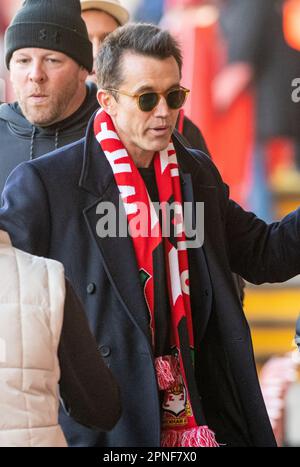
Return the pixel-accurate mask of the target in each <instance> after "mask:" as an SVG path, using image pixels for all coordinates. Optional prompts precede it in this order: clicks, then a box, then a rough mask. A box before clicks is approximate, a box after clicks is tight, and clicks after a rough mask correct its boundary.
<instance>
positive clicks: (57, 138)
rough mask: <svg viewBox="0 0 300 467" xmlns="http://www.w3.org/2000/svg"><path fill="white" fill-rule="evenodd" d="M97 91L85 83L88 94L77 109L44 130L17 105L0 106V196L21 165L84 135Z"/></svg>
mask: <svg viewBox="0 0 300 467" xmlns="http://www.w3.org/2000/svg"><path fill="white" fill-rule="evenodd" d="M96 92H97V87H96V85H95V84H93V83H91V82H88V83H87V95H86V98H85V100H84V102H83V103H82V105H81V106H80V107H79V109H78V110H77V111H76V112H75V113H73V114H72V115H71V116H70V117H68V118H66V119H65V120H62V121H61V122H58V123H55V124H54V125H51V126H48V127H44V128H43V127H39V126H35V125H32V124H31V123H30V122H29V121H28V120H27V119H26V118H25V117H24V115H23V113H22V111H21V108H20V106H19V104H18V103H17V102H14V103H13V104H2V105H1V106H0V141H1V144H0V193H1V192H2V190H3V187H4V184H5V181H6V179H7V177H8V175H9V174H10V173H11V172H12V170H13V169H14V168H15V167H16V166H17V165H19V164H20V163H21V162H24V161H28V160H30V159H35V158H36V157H39V156H42V155H44V154H46V153H48V152H50V151H53V150H54V149H57V148H60V147H62V146H65V145H66V144H69V143H73V142H75V141H77V140H79V139H80V138H82V137H83V136H84V134H85V131H86V127H87V124H88V121H89V119H90V117H91V115H92V114H93V112H94V111H95V110H96V109H97V108H98V107H99V104H98V102H97V99H96Z"/></svg>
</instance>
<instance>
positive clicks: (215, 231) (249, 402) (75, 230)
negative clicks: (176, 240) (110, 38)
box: [0, 122, 300, 447]
mask: <svg viewBox="0 0 300 467" xmlns="http://www.w3.org/2000/svg"><path fill="white" fill-rule="evenodd" d="M174 143H175V147H176V151H177V156H178V162H179V165H180V176H181V185H182V192H183V199H184V200H185V201H193V202H196V201H201V202H204V203H205V239H204V245H203V247H198V248H194V249H191V250H189V253H188V254H189V266H190V289H191V303H192V313H193V326H194V334H195V349H196V352H195V353H196V358H195V373H196V380H197V385H198V389H199V392H200V394H201V397H202V404H203V408H204V411H205V415H206V418H207V421H208V425H209V426H210V428H211V429H212V430H214V431H215V433H216V437H217V440H218V441H219V442H220V443H223V444H225V445H228V446H274V445H275V440H274V436H273V433H272V430H271V426H270V423H269V420H268V417H267V413H266V409H265V406H264V403H263V399H262V395H261V391H260V388H259V383H258V379H257V373H256V368H255V362H254V358H253V351H252V344H251V337H250V332H249V327H248V324H247V322H246V319H245V316H244V313H243V310H242V307H241V304H240V302H239V299H238V297H237V294H236V290H235V286H234V283H233V279H232V271H234V272H236V273H239V274H241V275H242V276H244V277H245V278H246V279H248V280H250V281H252V282H256V283H261V282H264V281H283V280H286V279H288V278H290V277H291V276H293V275H295V274H297V273H299V272H300V257H299V253H298V252H299V251H300V235H299V232H300V216H299V212H298V211H296V212H295V213H293V214H291V215H290V216H288V217H287V218H285V219H284V220H283V221H282V222H281V223H275V224H272V225H270V226H268V225H266V224H265V223H264V222H263V221H261V220H259V219H257V218H256V217H255V215H254V214H251V213H247V212H245V211H243V210H242V208H240V207H239V206H238V205H236V204H235V203H234V202H232V201H230V200H229V198H228V190H227V188H226V186H225V185H224V183H223V182H222V180H221V178H220V176H219V174H218V172H217V170H216V168H215V166H214V165H213V163H212V162H211V160H210V159H209V158H208V157H207V156H206V155H205V154H203V153H201V152H199V151H191V150H187V149H186V148H184V147H183V146H182V145H181V143H179V142H178V141H177V140H176V138H175V137H174ZM118 199H119V193H118V189H117V186H116V183H115V181H114V177H113V174H112V171H111V168H110V165H109V163H108V161H107V159H106V157H105V156H104V154H103V153H102V151H101V149H100V147H99V143H98V142H97V141H96V139H95V137H94V134H93V130H92V122H91V123H90V125H89V127H88V129H87V134H86V137H85V138H83V139H82V140H80V141H78V142H76V143H73V144H71V145H69V146H66V147H64V148H61V149H59V150H57V151H55V152H54V153H51V154H49V155H46V156H43V157H41V158H39V159H37V160H35V161H32V162H26V163H24V164H22V165H20V166H19V167H17V168H16V169H15V170H14V172H13V173H12V174H11V176H10V177H9V179H8V181H7V184H6V187H5V189H4V192H3V200H2V201H3V204H2V207H1V209H0V227H1V228H3V229H5V230H7V231H8V232H9V234H10V236H11V239H12V242H13V244H14V245H15V246H17V247H18V248H21V249H23V250H25V251H29V252H31V253H34V254H37V255H43V256H47V257H50V258H55V259H57V260H60V261H61V262H62V263H63V264H64V266H65V270H66V274H67V276H68V277H69V279H70V280H71V283H72V284H73V286H74V288H75V290H76V292H77V293H78V294H79V296H80V297H81V299H82V301H83V303H84V305H85V309H86V313H87V317H88V320H89V324H90V327H91V329H92V331H93V333H94V335H95V337H96V340H97V343H98V348H99V352H100V353H101V355H102V356H103V357H104V359H105V360H106V363H107V365H108V366H109V367H110V368H111V370H112V371H113V373H114V375H115V377H116V379H117V381H118V383H119V385H120V388H121V398H122V408H123V412H122V416H121V419H120V421H119V422H118V424H117V425H116V427H115V428H114V429H113V430H112V431H110V432H108V433H100V432H97V431H92V430H89V429H87V428H84V427H82V426H80V425H78V424H77V423H76V422H75V421H73V420H72V419H71V418H70V417H67V416H66V415H64V414H62V415H61V420H60V421H61V423H62V426H63V429H64V432H65V434H66V437H67V439H68V441H69V443H70V445H73V446H108V447H117V446H135V447H136V446H154V447H155V446H159V443H160V402H159V392H158V389H157V385H156V378H155V370H154V366H153V353H152V348H151V341H150V334H149V318H148V314H147V309H146V305H145V301H144V297H143V293H142V288H141V284H140V281H139V276H138V271H137V265H136V260H135V255H134V250H133V245H132V242H131V239H130V238H126V237H123V238H118V237H115V238H112V237H106V238H100V237H99V236H98V235H97V233H96V226H97V222H98V221H99V214H97V206H98V204H99V203H100V202H108V201H109V202H112V203H114V204H115V205H117V204H118ZM90 383H91V384H93V381H91V382H90Z"/></svg>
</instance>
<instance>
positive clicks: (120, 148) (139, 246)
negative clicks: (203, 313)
mask: <svg viewBox="0 0 300 467" xmlns="http://www.w3.org/2000/svg"><path fill="white" fill-rule="evenodd" d="M94 132H95V136H96V138H97V140H98V142H99V143H100V145H101V147H102V150H103V151H104V154H105V156H106V157H107V160H108V161H109V163H110V166H111V168H112V171H113V173H114V177H115V181H116V184H117V186H118V189H119V192H120V195H121V199H122V201H123V205H124V208H125V212H126V215H127V222H128V226H129V231H130V233H131V236H132V241H133V245H134V250H135V255H136V260H137V264H138V269H139V272H140V273H143V274H146V277H147V280H146V282H145V285H144V296H145V300H146V303H147V306H148V309H149V316H150V326H151V333H152V344H153V346H154V342H155V341H154V334H155V316H154V281H155V277H153V251H154V250H155V249H156V248H157V246H158V245H159V244H160V243H161V242H163V244H164V251H165V258H166V259H165V264H166V276H167V284H168V291H169V299H170V311H171V335H170V348H172V349H173V351H172V355H164V356H161V357H158V358H156V360H155V367H156V374H157V381H158V386H159V389H160V390H163V391H164V402H163V407H162V409H163V417H162V433H161V445H162V446H163V447H175V446H178V447H179V446H194V447H202V446H207V447H216V446H218V444H217V442H216V440H215V436H214V433H213V432H212V431H211V430H209V429H208V427H207V426H206V425H201V426H198V425H197V423H196V420H195V417H194V415H193V409H192V405H191V401H190V395H189V390H188V381H187V378H186V372H185V368H184V363H183V359H182V352H181V350H182V349H181V345H180V336H179V332H178V329H179V324H180V323H181V325H182V323H183V322H184V323H186V327H187V332H188V339H189V347H190V356H191V358H192V359H193V352H194V335H193V325H192V316H191V303H190V295H189V266H188V255H187V249H186V236H185V232H184V223H183V210H182V196H181V187H180V178H179V169H178V163H177V157H176V152H175V149H174V146H173V144H172V142H170V144H169V146H168V148H167V149H166V150H163V151H160V152H159V153H156V154H155V155H154V161H153V162H154V170H155V177H156V183H157V188H158V193H159V201H160V206H161V209H162V212H163V217H164V214H165V213H164V209H163V206H165V207H166V206H167V205H169V203H170V202H172V201H173V202H174V201H175V203H174V205H173V206H175V205H176V208H175V212H176V215H175V225H174V229H175V235H174V236H175V239H176V240H175V241H174V240H173V242H172V243H171V241H170V238H169V237H167V236H165V235H164V236H163V235H162V230H161V226H160V222H159V218H158V216H157V213H156V211H155V209H154V207H153V204H152V202H151V199H150V197H149V195H148V192H147V189H146V186H145V183H144V180H143V178H142V177H141V175H140V173H139V171H138V169H137V167H136V166H135V164H134V162H133V160H132V158H131V157H130V155H129V154H128V153H127V150H126V149H125V147H124V145H123V143H122V141H121V140H120V138H119V137H118V135H117V133H116V130H115V127H114V124H113V122H112V119H111V117H110V116H109V115H108V114H107V113H106V112H105V111H104V110H103V109H100V110H99V111H98V113H97V114H96V117H95V121H94ZM141 203H143V208H144V207H145V206H146V207H147V209H146V211H145V209H143V208H142V207H141ZM142 212H143V216H144V217H141V213H142ZM137 216H138V218H139V221H140V220H141V219H142V223H143V227H142V228H140V230H139V233H141V231H142V234H140V235H136V234H133V227H132V226H134V225H136V224H137V223H136V220H137ZM139 227H141V225H140V222H139ZM144 277H145V275H144ZM183 318H184V320H183ZM141 416H142V414H141Z"/></svg>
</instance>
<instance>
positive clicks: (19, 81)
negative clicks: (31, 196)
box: [0, 0, 97, 192]
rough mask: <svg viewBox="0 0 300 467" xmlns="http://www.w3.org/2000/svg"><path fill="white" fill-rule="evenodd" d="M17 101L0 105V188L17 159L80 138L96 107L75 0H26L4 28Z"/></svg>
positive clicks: (89, 55) (88, 49) (89, 57)
mask: <svg viewBox="0 0 300 467" xmlns="http://www.w3.org/2000/svg"><path fill="white" fill-rule="evenodd" d="M5 61H6V65H7V67H8V69H9V70H10V78H11V82H12V85H13V88H14V91H15V94H16V98H17V102H14V103H12V104H4V105H1V107H0V139H1V148H0V192H1V191H2V189H3V186H4V183H5V180H6V178H7V176H8V175H9V173H10V172H11V171H12V170H13V169H14V167H16V166H17V165H18V164H19V163H21V162H23V161H26V160H29V159H35V158H36V157H39V156H41V155H43V154H45V153H47V152H49V151H52V150H54V149H57V148H58V147H61V146H64V145H66V144H68V143H72V142H73V141H76V140H78V139H80V138H81V137H82V136H83V135H84V132H85V128H86V125H87V122H88V120H89V118H90V116H91V115H92V113H93V112H94V110H95V109H96V108H97V100H96V86H95V85H94V84H92V83H86V78H87V76H88V73H90V72H91V71H92V68H93V53H92V44H91V42H90V41H89V38H88V33H87V29H86V25H85V23H84V21H83V20H82V18H81V7H80V1H79V0H26V1H25V2H24V3H23V6H22V7H21V8H20V10H19V11H18V12H17V14H16V15H15V17H14V18H13V20H12V22H11V24H10V26H9V27H8V29H7V31H6V34H5Z"/></svg>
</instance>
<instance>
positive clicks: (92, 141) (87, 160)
mask: <svg viewBox="0 0 300 467" xmlns="http://www.w3.org/2000/svg"><path fill="white" fill-rule="evenodd" d="M96 112H97V111H96ZM96 112H95V113H94V114H93V116H92V117H91V119H90V121H89V123H88V127H87V131H86V137H85V143H84V157H83V165H82V171H81V176H80V180H79V186H80V187H81V188H83V189H85V190H87V191H88V192H90V193H92V194H94V195H95V196H97V197H98V196H101V195H102V194H104V193H105V192H106V190H107V189H108V187H109V185H110V184H111V183H112V182H113V181H114V176H113V173H112V170H111V167H110V164H109V162H108V160H107V159H106V157H105V155H104V153H103V151H102V148H101V147H100V145H99V143H98V141H97V140H96V138H95V135H94V128H93V125H94V118H95V115H96ZM172 139H173V143H174V147H175V150H176V153H177V154H179V155H180V157H179V159H178V163H179V171H180V176H181V178H182V179H184V174H185V173H186V174H191V175H192V178H193V179H196V177H197V176H198V172H199V171H200V169H201V166H200V165H199V163H197V161H196V160H195V158H194V157H191V154H190V152H189V151H188V150H187V149H186V148H185V147H184V146H183V145H182V144H181V142H180V141H179V139H178V138H177V137H176V130H175V133H174V134H173V138H172Z"/></svg>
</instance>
